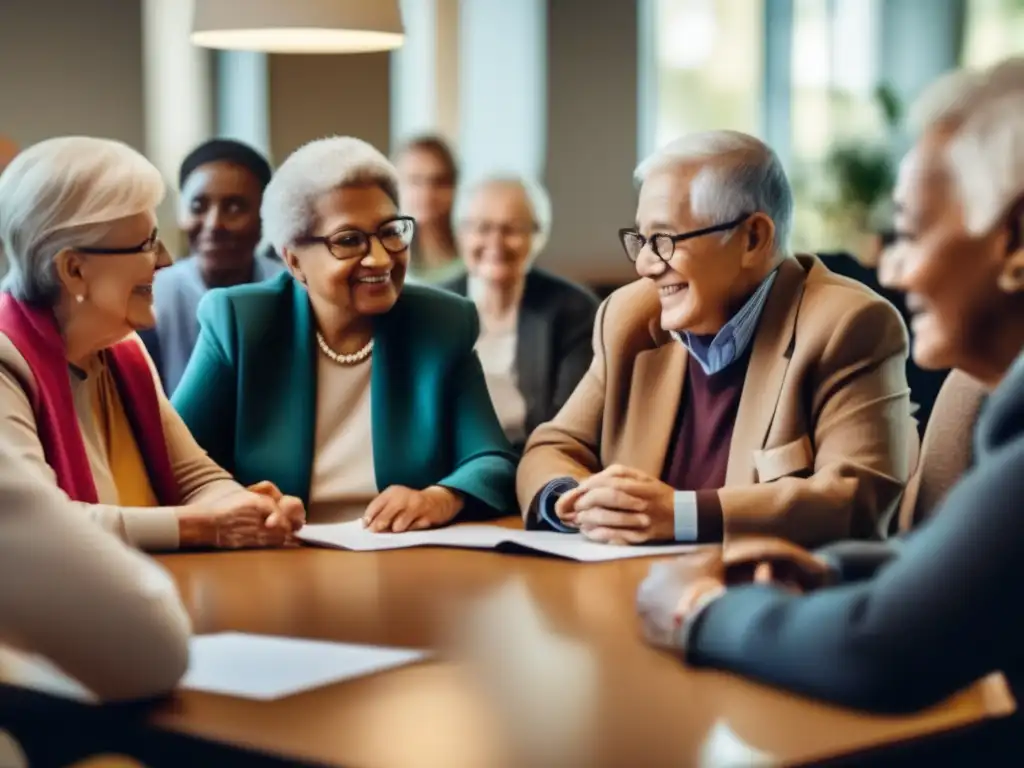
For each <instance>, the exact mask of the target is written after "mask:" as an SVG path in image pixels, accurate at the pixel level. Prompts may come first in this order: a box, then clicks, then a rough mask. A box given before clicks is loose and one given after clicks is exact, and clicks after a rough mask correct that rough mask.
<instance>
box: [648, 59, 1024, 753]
mask: <svg viewBox="0 0 1024 768" xmlns="http://www.w3.org/2000/svg"><path fill="white" fill-rule="evenodd" d="M921 107H922V108H921V109H918V110H914V111H915V112H917V113H918V116H919V120H918V121H917V122H918V124H919V125H920V134H919V137H918V139H917V142H916V144H915V145H914V147H913V148H912V149H911V151H910V152H909V154H908V155H907V156H906V158H905V159H904V161H903V163H902V165H901V166H900V172H899V178H898V181H897V185H896V193H895V196H896V201H897V204H898V209H897V215H896V232H897V240H896V243H895V245H894V246H893V248H892V250H891V251H890V252H889V253H888V254H887V255H886V257H885V258H886V260H887V261H888V262H889V263H888V264H887V266H888V270H887V272H886V279H887V280H890V281H891V282H892V283H893V285H894V287H898V288H900V289H902V290H905V291H907V292H908V294H909V297H910V301H909V304H910V306H911V307H912V308H913V310H914V315H915V317H914V321H913V326H912V330H913V335H914V339H913V344H914V357H915V359H916V360H917V362H918V363H919V364H920V365H922V366H925V367H929V368H939V367H943V368H954V369H958V370H960V371H963V372H964V373H966V374H968V375H970V376H972V377H974V378H975V379H977V380H978V381H981V382H983V383H984V384H985V385H986V386H987V387H988V388H990V389H991V390H993V391H992V394H991V396H990V398H989V400H988V403H987V405H986V407H985V410H984V411H983V412H982V415H981V418H980V421H979V423H978V426H977V429H976V431H975V435H974V444H975V451H976V452H975V458H974V465H973V467H972V468H971V469H970V470H969V471H968V472H967V474H966V475H964V477H963V478H962V479H961V481H960V482H959V483H958V484H957V485H956V486H955V487H954V488H953V489H952V490H951V491H950V493H949V494H948V495H947V496H946V497H945V499H944V501H943V502H942V503H941V504H940V506H939V509H938V510H937V512H936V513H935V515H934V516H933V517H931V518H930V519H929V520H928V521H927V522H925V523H924V524H922V525H921V526H919V527H918V528H917V529H916V530H915V531H914V532H912V533H911V534H909V535H907V536H906V537H904V538H902V539H900V540H898V541H888V542H846V543H840V544H835V545H833V546H831V547H829V548H827V549H826V550H824V551H823V552H819V553H817V555H815V556H812V555H811V554H810V553H806V552H803V553H801V552H799V551H794V552H793V553H792V557H783V558H781V559H780V560H781V562H777V563H775V564H772V563H768V564H765V565H763V566H761V565H759V564H758V562H757V558H756V555H754V556H752V558H748V560H750V561H751V562H752V563H753V567H749V566H750V563H748V567H747V569H746V570H747V571H748V572H750V571H754V570H759V571H760V572H761V575H762V577H763V579H760V580H763V581H765V582H771V581H775V580H777V579H778V570H779V569H778V567H777V566H778V565H782V564H784V565H785V566H787V567H786V570H787V571H788V574H787V576H788V577H789V578H791V579H793V581H795V582H796V583H802V584H803V585H804V586H805V588H806V587H808V586H814V584H815V582H818V583H819V584H820V582H821V581H822V580H823V579H828V577H831V580H839V581H842V582H844V583H843V584H839V585H834V586H830V587H827V588H824V589H820V590H818V591H815V592H814V593H812V594H809V595H806V596H802V595H796V594H793V592H792V590H791V589H780V588H776V587H774V586H772V585H771V584H769V583H764V584H758V585H748V586H741V587H736V588H731V589H726V587H725V582H726V578H724V577H726V576H727V574H723V573H722V568H721V565H720V564H719V563H714V562H707V563H704V564H702V565H701V567H697V565H698V564H697V563H694V562H693V561H691V562H689V563H686V562H680V563H678V564H674V565H672V566H665V567H662V568H659V569H657V570H656V571H655V572H652V574H651V576H650V577H649V579H648V581H647V582H646V583H645V585H644V586H643V588H642V590H641V593H640V598H639V599H640V610H641V613H642V614H643V616H644V620H645V627H646V631H647V634H648V636H649V638H650V639H651V640H652V641H653V642H656V643H658V644H662V645H665V646H667V647H670V648H672V649H674V650H677V651H679V652H681V653H684V654H685V657H686V660H687V661H688V662H689V663H691V664H694V665H699V666H709V667H717V668H720V669H725V670H729V671H732V672H737V673H739V674H743V675H748V676H750V677H753V678H756V679H759V680H762V681H765V682H768V683H771V684H775V685H779V686H782V687H785V688H789V689H792V690H795V691H798V692H801V693H804V694H807V695H811V696H815V697H819V698H822V699H827V700H829V701H833V702H837V703H839V704H843V705H846V706H853V707H859V708H865V709H870V710H880V711H908V710H918V709H922V708H924V707H928V706H931V705H933V704H935V703H937V702H939V701H940V700H942V699H944V698H946V697H948V696H950V695H952V694H953V693H954V692H956V691H958V690H960V689H961V688H963V687H965V686H967V685H968V684H970V683H971V682H972V681H974V680H977V679H978V678H980V677H982V676H984V675H986V674H988V673H990V672H994V671H1002V672H1004V673H1005V674H1006V676H1007V678H1008V679H1009V681H1010V683H1011V685H1012V686H1013V687H1014V689H1015V693H1016V695H1017V699H1018V701H1019V700H1020V695H1021V690H1022V687H1021V683H1022V682H1024V613H1022V612H1021V611H1020V608H1019V606H1020V598H1021V594H1024V572H1022V571H1021V568H1020V563H1021V561H1022V560H1024V515H1022V514H1021V509H1020V500H1021V499H1022V498H1024V358H1022V354H1021V353H1022V351H1024V59H1016V60H1012V61H1010V62H1007V63H1003V64H1002V65H1000V66H997V67H995V68H994V69H992V70H990V71H988V72H983V73H976V72H970V73H966V72H965V73H958V74H954V75H951V76H947V77H946V78H944V79H943V80H941V81H939V82H938V83H936V84H935V85H934V86H933V87H932V89H931V90H929V91H927V92H926V93H925V95H923V96H922V101H921ZM964 439H966V437H964ZM726 550H727V553H728V547H727V548H726ZM794 569H795V572H794ZM1007 726H1008V727H1007V728H1005V729H1003V731H1004V732H1003V734H1002V735H1004V736H1007V737H1010V739H1011V742H1010V743H1003V744H1002V747H1003V748H1008V749H1011V750H1012V756H1011V753H1010V752H1004V753H1002V754H1000V758H1001V760H998V761H995V762H998V763H1000V764H1006V765H1011V764H1012V765H1016V764H1020V759H1019V758H1020V756H1021V754H1024V752H1022V751H1021V747H1022V741H1024V738H1022V736H1024V729H1022V728H1021V723H1020V715H1019V710H1018V714H1017V715H1016V716H1015V717H1014V718H1013V719H1012V720H1011V721H1010V722H1009V723H1007ZM983 733H984V732H983ZM992 735H995V734H992ZM975 746H978V745H975ZM949 747H950V744H948V743H945V744H944V745H943V750H942V751H941V752H940V754H938V755H937V757H939V758H941V759H940V760H937V761H929V760H920V759H919V760H917V761H915V762H914V763H913V764H914V765H918V764H920V765H937V764H941V765H954V764H955V765H961V764H962V765H974V764H983V763H986V762H988V763H992V762H993V761H992V760H988V761H985V760H984V759H982V761H981V763H978V762H977V760H978V755H979V752H977V751H975V752H974V753H973V754H971V753H969V751H968V753H969V755H970V757H971V759H970V761H969V762H968V761H965V762H962V763H961V762H953V761H952V760H951V754H950V753H949V752H948V750H949ZM965 751H966V750H965ZM963 756H964V755H962V754H959V753H958V757H961V758H962V757H963ZM1013 756H1015V757H1016V758H1017V759H1013Z"/></svg>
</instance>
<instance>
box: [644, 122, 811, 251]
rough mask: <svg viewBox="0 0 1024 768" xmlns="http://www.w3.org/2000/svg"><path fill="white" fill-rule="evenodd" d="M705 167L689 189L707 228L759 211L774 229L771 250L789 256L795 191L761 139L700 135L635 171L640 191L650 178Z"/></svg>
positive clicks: (692, 203)
mask: <svg viewBox="0 0 1024 768" xmlns="http://www.w3.org/2000/svg"><path fill="white" fill-rule="evenodd" d="M698 162H706V163H707V164H706V165H704V166H703V167H702V168H701V169H700V171H699V172H698V173H697V175H696V176H695V177H694V179H693V182H692V184H691V187H690V209H691V210H692V212H693V215H694V216H695V217H697V218H698V219H700V220H702V221H706V222H707V223H708V224H709V225H714V224H724V223H726V222H728V221H732V220H734V219H737V218H739V217H740V216H742V215H743V214H745V213H754V212H757V211H759V212H761V213H763V214H765V215H766V216H768V217H769V218H770V219H771V220H772V222H773V223H774V224H775V250H776V252H777V253H780V254H785V253H788V252H789V238H790V234H791V233H792V231H793V190H792V188H791V187H790V185H789V179H788V178H787V177H786V171H785V169H783V167H782V163H781V162H779V158H778V156H777V155H776V154H775V152H774V151H773V150H772V148H771V147H769V146H768V145H767V144H765V143H764V142H763V141H761V140H760V139H756V138H754V137H753V136H749V135H747V134H745V133H740V132H738V131H704V132H701V133H691V134H688V135H686V136H682V137H680V138H678V139H675V140H674V141H672V142H670V143H668V144H667V145H665V146H664V147H662V148H661V149H659V150H657V151H656V152H655V153H654V154H653V155H651V156H650V157H648V158H647V159H646V160H644V161H643V162H642V163H640V165H638V166H637V169H636V171H635V172H634V174H633V180H634V181H635V182H636V185H637V186H638V187H640V186H642V185H643V183H644V180H645V179H647V177H648V176H650V174H651V173H653V172H654V171H657V170H662V169H664V168H667V167H671V166H674V165H684V164H689V163H698Z"/></svg>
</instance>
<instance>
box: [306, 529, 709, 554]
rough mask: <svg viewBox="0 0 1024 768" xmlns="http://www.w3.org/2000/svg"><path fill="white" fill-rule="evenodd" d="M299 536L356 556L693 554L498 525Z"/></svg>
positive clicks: (675, 547)
mask: <svg viewBox="0 0 1024 768" xmlns="http://www.w3.org/2000/svg"><path fill="white" fill-rule="evenodd" d="M298 537H299V538H300V539H301V540H302V541H305V542H307V543H309V544H320V545H323V546H328V547H336V548H339V549H350V550H353V551H356V552H374V551H380V550H386V549H407V548H410V547H459V548H463V549H493V550H496V551H499V552H501V551H512V552H516V551H519V552H521V551H522V550H523V549H527V550H531V551H534V552H542V553H544V554H548V555H555V556H556V557H562V558H565V559H568V560H577V561H580V562H587V563H597V562H602V561H606V560H625V559H628V558H634V557H659V556H664V555H677V554H683V553H686V552H692V551H694V550H695V549H696V548H697V547H696V545H693V544H667V545H658V546H628V547H627V546H615V545H610V544H599V543H596V542H593V541H588V540H587V539H586V538H585V537H584V536H583V535H582V534H578V533H557V532H555V531H521V530H514V529H510V528H501V527H499V526H497V525H454V526H451V527H449V528H435V529H433V530H429V531H409V532H408V533H372V532H371V531H368V530H366V529H365V528H363V524H362V521H360V520H353V521H351V522H348V523H328V524H322V525H306V526H303V528H302V529H301V530H300V531H299V533H298Z"/></svg>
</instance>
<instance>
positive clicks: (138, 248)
mask: <svg viewBox="0 0 1024 768" xmlns="http://www.w3.org/2000/svg"><path fill="white" fill-rule="evenodd" d="M162 247H163V243H161V242H160V238H159V237H157V232H156V230H155V229H154V230H153V234H151V235H150V236H149V237H147V238H146V239H145V240H143V241H142V242H141V243H139V244H138V245H133V246H131V247H130V248H107V247H105V246H89V247H84V246H78V247H76V248H75V250H76V251H78V252H79V253H93V254H99V255H110V256H117V255H123V254H129V253H153V252H154V251H158V250H160V249H161V248H162Z"/></svg>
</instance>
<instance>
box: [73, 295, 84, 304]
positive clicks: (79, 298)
mask: <svg viewBox="0 0 1024 768" xmlns="http://www.w3.org/2000/svg"><path fill="white" fill-rule="evenodd" d="M75 301H77V302H78V303H79V304H81V303H82V302H83V301H85V296H83V295H82V294H80V293H79V294H76V295H75Z"/></svg>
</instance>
